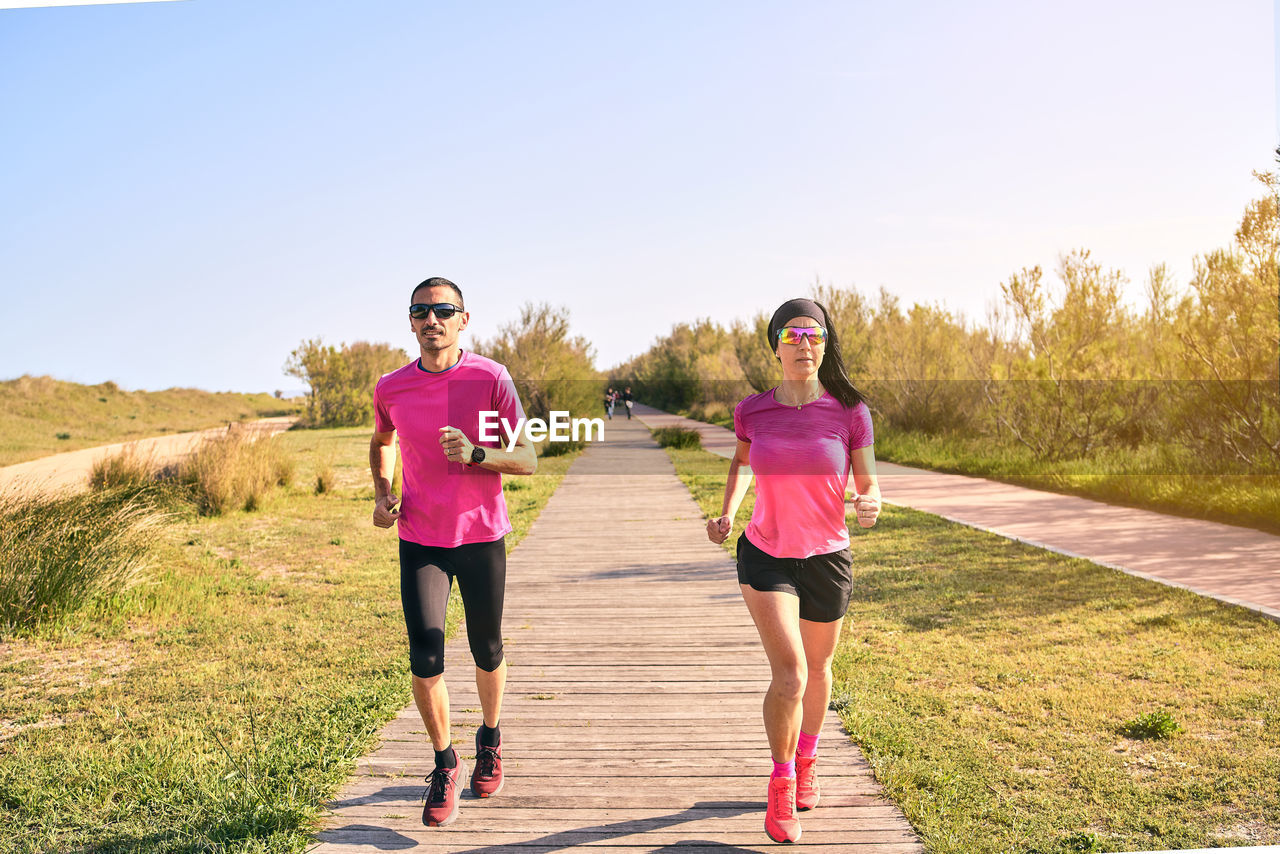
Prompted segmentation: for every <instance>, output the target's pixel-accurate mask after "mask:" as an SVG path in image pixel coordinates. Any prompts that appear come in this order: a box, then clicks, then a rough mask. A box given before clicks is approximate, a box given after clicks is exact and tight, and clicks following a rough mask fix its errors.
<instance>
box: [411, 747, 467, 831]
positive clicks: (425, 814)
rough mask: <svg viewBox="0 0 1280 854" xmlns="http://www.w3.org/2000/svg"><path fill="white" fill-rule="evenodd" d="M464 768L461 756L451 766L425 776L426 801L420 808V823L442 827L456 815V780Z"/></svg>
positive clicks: (464, 771)
mask: <svg viewBox="0 0 1280 854" xmlns="http://www.w3.org/2000/svg"><path fill="white" fill-rule="evenodd" d="M465 773H466V769H465V768H464V767H463V764H462V757H461V756H459V757H458V764H457V766H455V767H453V768H437V769H436V770H434V771H432V772H431V776H430V777H428V778H427V803H426V806H424V807H423V808H422V823H423V824H425V825H426V826H427V827H444V826H445V825H446V824H449V823H451V822H452V821H453V820H454V819H455V818H457V817H458V781H459V780H461V779H462V775H463V774H465Z"/></svg>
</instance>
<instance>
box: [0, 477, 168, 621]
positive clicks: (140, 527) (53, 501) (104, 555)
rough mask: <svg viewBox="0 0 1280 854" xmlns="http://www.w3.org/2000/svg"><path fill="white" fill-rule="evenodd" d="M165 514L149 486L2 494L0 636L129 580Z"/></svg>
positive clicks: (143, 560) (58, 614)
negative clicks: (141, 490) (80, 492)
mask: <svg viewBox="0 0 1280 854" xmlns="http://www.w3.org/2000/svg"><path fill="white" fill-rule="evenodd" d="M163 517H164V513H163V512H162V511H161V510H160V509H159V508H158V507H157V504H156V502H155V499H154V496H153V495H150V494H148V493H145V492H144V493H139V492H136V491H126V490H118V489H116V490H103V491H98V492H90V493H87V494H83V495H72V496H55V497H35V498H30V497H19V496H16V495H5V496H0V555H2V556H3V557H0V636H4V635H8V634H11V633H12V632H14V631H17V630H22V629H29V628H31V627H33V626H35V625H36V624H38V623H41V622H48V621H53V620H56V619H57V618H59V617H61V616H63V615H65V614H68V613H71V612H73V611H76V610H78V609H79V608H81V607H83V606H85V605H86V604H88V603H89V602H91V601H93V600H94V599H97V598H100V597H105V596H110V595H112V594H114V593H117V592H119V591H121V590H123V589H124V588H126V587H127V586H129V585H130V584H131V583H132V582H133V581H134V580H136V579H137V578H138V576H139V575H140V574H141V573H142V571H143V570H144V569H146V567H147V566H148V552H149V548H150V545H151V543H152V541H153V539H154V538H155V537H156V529H157V528H158V527H159V526H160V522H161V520H162V519H163Z"/></svg>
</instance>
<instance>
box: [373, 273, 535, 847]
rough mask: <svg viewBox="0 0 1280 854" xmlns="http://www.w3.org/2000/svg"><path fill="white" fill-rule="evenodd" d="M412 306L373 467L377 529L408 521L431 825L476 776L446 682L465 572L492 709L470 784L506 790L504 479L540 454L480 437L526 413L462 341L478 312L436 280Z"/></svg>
mask: <svg viewBox="0 0 1280 854" xmlns="http://www.w3.org/2000/svg"><path fill="white" fill-rule="evenodd" d="M409 303H410V304H409V328H410V329H411V330H412V331H413V334H414V337H416V338H417V340H418V348H419V350H420V351H421V356H420V357H419V358H418V359H415V360H414V361H413V362H410V363H409V364H407V365H405V366H404V367H403V368H400V369H399V370H396V371H393V372H391V373H389V374H387V375H386V376H384V377H383V378H382V379H380V380H379V381H378V385H377V388H376V390H375V391H374V394H373V399H374V411H375V426H374V434H373V440H372V441H371V442H370V443H369V467H370V469H371V470H372V472H373V489H374V507H373V524H375V525H377V526H378V527H379V528H389V527H391V525H392V524H397V525H398V526H399V534H400V598H401V602H402V604H403V606H404V619H405V625H406V627H407V628H408V630H409V667H410V670H412V671H413V699H414V702H415V703H416V704H417V707H418V713H419V714H420V715H422V722H423V724H425V726H426V729H427V733H428V734H429V735H430V736H431V744H432V746H433V747H434V748H435V754H436V755H435V770H434V771H432V772H431V776H430V777H428V778H427V782H428V786H427V793H426V806H424V807H423V810H422V822H423V824H425V825H427V826H429V827H437V826H441V825H446V824H449V823H450V822H452V821H453V820H454V819H455V818H456V817H457V815H458V795H459V788H460V780H461V778H462V775H463V774H465V773H466V771H465V768H464V766H463V764H462V762H461V760H460V759H459V758H458V755H457V753H456V752H455V751H454V749H453V747H452V739H451V736H450V731H449V692H448V690H447V689H446V688H445V683H444V622H445V606H446V604H447V603H448V601H449V590H450V588H451V587H452V585H453V580H454V579H455V578H456V579H457V581H458V592H459V593H460V594H461V595H462V604H463V609H464V611H465V614H466V621H467V640H468V641H469V643H470V645H471V655H472V657H473V658H474V659H475V664H476V690H477V692H478V693H479V694H480V706H481V710H482V712H483V714H484V722H483V725H482V726H481V727H480V729H479V730H478V731H477V732H476V767H475V770H474V771H473V773H472V775H471V791H472V794H474V795H475V796H476V797H480V798H487V797H489V796H490V795H494V794H497V793H498V791H499V790H500V789H501V788H502V736H501V733H500V732H499V729H498V719H499V716H500V714H501V712H502V692H503V688H504V687H505V685H506V678H507V664H506V661H505V659H504V658H503V654H502V604H503V594H504V592H505V587H506V572H507V556H506V546H505V542H504V540H505V538H506V535H507V534H508V533H510V532H511V523H510V522H509V521H508V519H507V506H506V502H505V501H504V500H503V498H502V475H503V474H533V472H534V471H535V470H536V469H537V467H538V460H537V456H536V455H535V453H534V448H533V446H532V445H531V444H530V443H529V440H528V439H527V438H526V437H525V435H524V433H523V431H521V435H520V437H519V439H517V441H516V443H515V446H514V447H513V448H512V449H511V450H510V451H509V452H508V451H504V450H503V449H502V447H501V444H500V443H498V442H494V443H491V444H488V445H481V444H478V443H477V439H478V437H479V435H480V429H479V427H480V413H481V412H485V411H488V412H497V413H498V417H499V418H502V419H505V420H506V421H508V422H509V423H511V424H516V423H517V420H516V419H518V418H523V417H524V410H523V408H522V407H521V406H520V398H519V396H518V395H517V394H516V389H515V385H514V383H512V381H511V375H510V374H509V373H507V369H506V368H504V367H503V366H502V365H500V364H498V363H497V362H494V361H492V360H491V359H486V358H484V357H483V356H478V355H476V354H475V353H469V352H465V351H463V350H462V348H461V347H460V346H459V343H458V334H459V333H460V332H461V331H462V330H464V329H466V328H467V323H468V321H469V320H470V314H468V312H467V311H466V310H465V309H464V308H463V301H462V291H461V290H460V289H459V288H458V286H457V285H455V284H454V283H453V282H451V281H449V280H448V279H442V278H439V277H436V278H430V279H427V280H426V281H425V282H423V283H422V284H420V285H418V286H417V287H416V288H414V289H413V293H412V294H411V295H410V299H409ZM397 433H399V434H400V448H401V450H402V452H403V454H404V465H403V471H404V484H403V489H404V500H403V503H401V499H400V498H399V497H398V496H396V495H395V494H394V493H393V492H392V490H391V478H392V475H393V473H394V471H395V461H396V450H395V447H396V446H395V444H394V440H395V436H396V434H397ZM397 505H399V506H398V507H397Z"/></svg>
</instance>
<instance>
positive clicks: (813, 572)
mask: <svg viewBox="0 0 1280 854" xmlns="http://www.w3.org/2000/svg"><path fill="white" fill-rule="evenodd" d="M852 567H853V557H852V555H851V554H850V553H849V549H847V548H844V549H841V550H840V551H838V552H831V553H830V554H825V555H810V556H809V557H806V558H790V557H774V556H773V555H771V554H767V553H766V552H763V551H761V550H760V548H759V547H758V546H756V544H755V543H753V542H751V540H749V539H747V535H746V534H745V533H744V534H742V536H740V537H738V583H739V584H746V585H747V586H749V587H751V589H753V590H759V591H761V592H762V593H771V592H772V593H790V594H791V595H792V596H797V597H799V599H800V619H802V620H809V621H810V622H814V623H832V622H835V621H836V620H838V619H840V618H841V617H843V616H844V615H845V612H847V611H848V610H849V593H850V591H852V589H853V569H852Z"/></svg>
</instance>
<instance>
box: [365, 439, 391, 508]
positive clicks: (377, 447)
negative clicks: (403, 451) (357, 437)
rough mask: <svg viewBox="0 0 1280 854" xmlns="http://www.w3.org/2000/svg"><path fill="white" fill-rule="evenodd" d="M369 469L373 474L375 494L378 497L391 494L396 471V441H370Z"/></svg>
mask: <svg viewBox="0 0 1280 854" xmlns="http://www.w3.org/2000/svg"><path fill="white" fill-rule="evenodd" d="M369 471H370V472H371V473H372V474H373V494H374V496H375V497H377V498H381V497H382V496H384V495H390V494H391V479H392V477H394V476H395V471H396V446H395V443H391V444H387V445H384V444H382V443H381V442H371V443H369Z"/></svg>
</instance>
